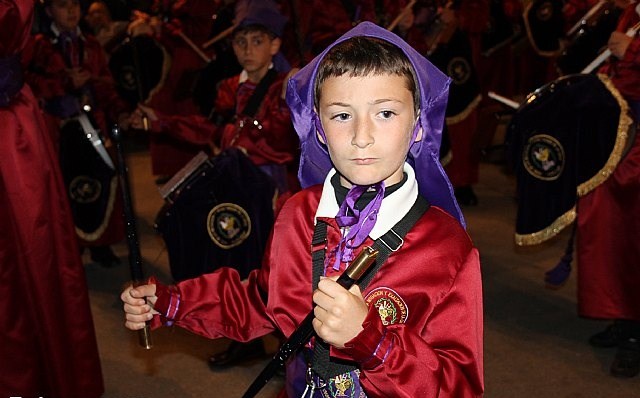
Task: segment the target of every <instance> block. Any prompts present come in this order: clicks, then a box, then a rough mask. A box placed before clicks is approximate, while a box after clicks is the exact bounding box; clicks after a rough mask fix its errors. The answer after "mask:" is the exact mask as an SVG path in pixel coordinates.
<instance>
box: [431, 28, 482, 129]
mask: <svg viewBox="0 0 640 398" xmlns="http://www.w3.org/2000/svg"><path fill="white" fill-rule="evenodd" d="M428 58H429V60H430V61H431V62H432V63H433V64H434V65H435V66H436V67H438V69H440V70H441V71H443V72H444V73H445V74H446V75H447V76H449V77H450V78H451V85H450V86H449V102H448V103H447V111H446V117H447V123H449V124H454V123H456V122H458V121H461V120H463V119H464V118H466V117H467V115H468V114H469V113H470V112H471V111H472V110H473V109H475V107H476V106H477V105H478V104H479V103H480V100H481V98H482V97H481V94H480V84H479V82H478V75H477V72H476V69H475V67H474V65H473V60H472V57H471V44H470V43H469V39H468V38H467V36H466V34H465V33H464V32H462V31H461V30H459V29H458V30H456V31H455V33H454V34H453V35H452V36H451V39H450V40H449V41H448V42H447V43H444V44H439V45H438V47H437V49H436V50H435V51H434V52H433V54H431V55H430V56H428Z"/></svg>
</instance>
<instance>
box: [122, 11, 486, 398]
mask: <svg viewBox="0 0 640 398" xmlns="http://www.w3.org/2000/svg"><path fill="white" fill-rule="evenodd" d="M448 85H449V81H448V79H447V77H446V76H445V75H444V74H442V73H441V72H440V71H438V70H437V69H436V68H435V67H434V66H433V65H432V64H431V63H429V62H428V61H427V60H426V59H425V58H423V57H422V56H420V55H419V54H418V53H417V52H416V51H415V50H413V49H412V48H411V47H410V46H409V45H407V44H406V43H405V42H404V41H402V40H401V39H400V38H399V37H398V36H396V35H394V34H393V33H391V32H388V31H386V30H384V29H382V28H380V27H378V26H376V25H374V24H372V23H368V22H365V23H362V24H360V25H358V26H356V27H355V28H353V29H352V30H350V31H349V32H347V33H346V34H345V35H344V36H342V37H341V38H339V39H338V40H337V41H336V42H335V43H333V44H332V45H331V46H329V47H328V48H327V49H326V50H325V51H323V52H322V53H321V54H320V55H318V56H317V57H316V58H315V59H314V60H313V61H312V62H311V63H309V64H308V65H307V66H305V67H304V68H303V69H301V70H300V71H299V72H298V73H297V74H296V75H295V76H294V77H293V78H292V79H291V80H290V81H289V84H288V90H287V103H288V104H289V107H290V108H291V113H292V119H293V123H294V126H295V127H296V131H297V133H298V135H299V137H300V141H301V162H300V168H299V179H300V182H301V184H302V186H303V188H304V189H303V190H302V191H301V192H299V193H297V194H296V195H294V196H293V197H292V198H291V199H289V201H287V202H286V203H285V204H284V206H283V208H282V210H281V212H280V214H279V216H278V218H277V220H276V222H275V225H274V229H273V233H272V236H271V239H270V242H269V245H268V247H267V250H266V254H265V257H264V261H263V264H262V267H261V268H260V269H258V270H255V271H254V272H252V274H251V275H250V276H249V278H248V280H247V281H245V282H241V281H240V278H239V277H238V275H237V273H236V272H235V271H234V270H231V269H229V268H223V269H220V270H218V271H216V272H215V273H213V274H208V275H204V276H202V277H199V278H196V279H191V280H187V281H183V282H180V283H178V284H177V285H175V286H164V285H162V284H160V283H158V282H157V281H156V280H155V279H154V278H151V279H150V280H149V282H148V284H146V285H142V286H138V287H136V288H132V287H128V288H126V289H125V290H124V291H123V292H122V295H121V298H122V300H123V301H124V311H125V319H126V322H125V325H126V327H128V328H129V329H132V330H137V329H140V328H142V327H143V326H144V323H145V322H146V321H151V323H152V326H153V327H160V326H162V325H176V326H179V327H183V328H186V329H188V330H191V331H193V332H195V333H198V334H201V335H203V336H206V337H210V338H219V337H228V338H231V339H234V340H239V341H248V340H251V339H254V338H256V337H259V336H262V335H265V334H267V333H270V332H273V331H275V330H278V331H280V332H282V334H283V335H285V336H290V335H291V334H292V333H293V332H294V331H295V330H296V328H297V327H298V326H299V324H300V323H301V322H302V320H303V319H304V318H305V316H306V315H307V314H309V313H310V311H313V313H314V319H313V328H314V330H315V336H314V337H313V338H312V339H311V340H310V341H309V342H307V343H306V344H305V345H304V347H303V348H302V349H300V350H299V351H297V352H296V353H295V355H294V356H293V358H292V359H290V360H289V362H288V363H287V369H286V382H285V388H284V390H283V391H282V392H281V394H280V397H290V398H293V397H339V396H350V397H360V398H361V397H455V398H461V397H480V396H482V394H483V390H484V380H483V362H482V361H483V352H482V345H483V338H482V333H483V332H482V329H483V320H482V285H481V278H480V263H479V256H478V251H477V249H476V248H475V247H474V246H473V243H472V242H471V239H470V238H469V236H468V235H467V233H466V232H465V229H464V220H463V217H462V215H461V212H460V209H459V207H458V205H457V203H456V201H455V198H454V196H453V190H452V188H451V184H450V183H449V181H448V179H447V177H446V175H445V173H444V171H443V170H442V166H441V165H440V163H439V161H438V149H439V145H440V137H441V133H442V124H443V120H444V112H445V107H446V102H447V95H448ZM367 246H371V247H373V248H375V249H378V250H379V254H378V257H377V259H376V261H375V265H374V266H373V268H372V269H371V270H370V271H369V272H368V273H365V274H364V276H363V278H361V279H360V280H359V281H358V284H357V285H354V286H353V287H351V288H350V289H349V290H347V289H345V288H343V287H342V286H341V285H340V284H338V283H337V282H336V281H335V280H336V277H337V276H339V275H340V274H342V272H343V271H344V270H345V269H346V268H347V267H348V266H349V265H350V263H351V262H352V261H353V259H354V258H355V257H356V256H357V255H358V254H359V253H360V252H361V251H362V250H364V248H365V247H367ZM144 298H146V299H147V300H148V304H145V302H144Z"/></svg>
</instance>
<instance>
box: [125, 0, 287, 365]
mask: <svg viewBox="0 0 640 398" xmlns="http://www.w3.org/2000/svg"><path fill="white" fill-rule="evenodd" d="M241 18H242V19H240V21H239V23H238V27H237V28H236V29H235V30H234V32H233V33H232V35H231V41H232V45H233V50H234V52H235V55H236V57H237V59H238V62H239V63H240V65H241V66H242V67H243V68H244V69H243V71H242V72H241V73H240V74H239V75H236V76H233V77H231V78H228V79H225V80H223V81H222V82H221V83H220V85H219V87H218V90H217V97H216V100H215V102H214V108H213V112H212V114H211V120H209V119H207V118H205V117H203V116H198V115H193V116H189V117H184V116H169V115H165V114H162V113H160V112H157V111H155V110H154V109H152V108H148V107H145V106H140V107H139V109H138V111H137V114H136V113H134V114H133V116H132V125H133V126H134V127H141V120H142V119H141V114H145V115H146V116H148V117H149V118H150V120H151V134H152V135H160V134H171V136H172V137H174V138H175V139H179V140H184V141H187V142H189V143H192V144H197V145H212V146H214V147H215V148H216V149H215V152H218V151H222V150H225V149H227V148H230V147H238V148H242V150H243V151H244V152H245V153H246V155H247V156H248V157H249V159H250V160H251V161H252V162H253V164H255V165H257V166H258V167H259V168H260V169H261V170H262V171H263V172H265V173H266V174H267V175H269V176H270V177H271V178H272V180H273V182H274V184H275V186H276V187H277V192H278V196H277V200H276V206H275V207H276V211H277V210H278V209H279V208H280V206H281V204H282V203H284V201H285V200H286V199H287V198H288V197H289V196H290V195H291V193H292V192H295V191H297V190H298V183H297V180H296V179H295V170H294V165H295V164H296V162H295V160H296V159H297V148H298V140H297V137H296V136H295V132H294V130H293V126H292V124H291V116H290V113H289V108H288V107H287V105H286V103H285V100H284V90H285V88H286V81H287V78H288V72H289V70H288V68H287V66H286V64H285V65H283V64H282V62H280V64H279V66H276V63H275V60H274V57H276V56H278V55H279V51H280V36H281V34H282V32H283V28H284V25H285V22H286V20H285V18H284V17H283V16H282V14H280V13H279V11H278V9H277V8H276V7H275V5H274V3H272V2H267V1H264V0H263V1H260V2H257V1H253V2H250V3H249V7H248V9H246V10H244V11H243V13H242V16H241ZM283 67H284V70H282V69H279V68H283ZM250 108H252V109H250ZM265 193H266V192H265ZM268 199H269V200H272V199H273V198H272V197H271V196H270V197H269V198H268ZM203 217H204V216H203ZM271 222H272V221H271ZM262 241H263V242H266V236H265V237H264V239H262ZM255 266H257V264H256V265H255ZM255 266H254V267H255ZM252 268H253V267H252ZM263 355H264V348H263V346H262V342H261V341H259V340H258V341H256V342H253V343H251V344H249V345H240V344H236V343H232V345H231V346H230V347H229V349H228V350H227V351H225V352H223V353H220V354H216V355H213V356H212V357H211V358H210V360H209V365H210V366H212V367H216V368H217V367H221V366H231V365H235V364H237V363H238V362H239V361H242V360H245V359H252V358H255V357H256V356H263Z"/></svg>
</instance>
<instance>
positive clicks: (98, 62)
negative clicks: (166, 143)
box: [26, 0, 129, 266]
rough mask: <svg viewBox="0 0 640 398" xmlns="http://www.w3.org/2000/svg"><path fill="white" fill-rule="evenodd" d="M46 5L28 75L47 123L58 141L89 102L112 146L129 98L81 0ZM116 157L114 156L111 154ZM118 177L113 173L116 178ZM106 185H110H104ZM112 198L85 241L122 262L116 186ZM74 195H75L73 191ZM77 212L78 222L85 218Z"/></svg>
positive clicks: (102, 256)
mask: <svg viewBox="0 0 640 398" xmlns="http://www.w3.org/2000/svg"><path fill="white" fill-rule="evenodd" d="M44 7H45V10H46V12H47V14H48V16H49V17H50V19H51V25H50V29H49V31H48V32H47V33H46V34H38V35H36V37H35V39H34V40H33V43H32V45H30V49H29V51H30V52H31V54H32V57H31V60H30V62H29V68H28V72H27V73H26V80H27V82H28V83H29V85H30V86H31V87H32V89H33V91H34V94H35V95H36V97H37V98H38V99H39V100H40V102H41V103H42V105H43V108H44V109H45V114H46V117H47V119H46V120H47V125H48V126H49V130H50V131H51V134H53V137H54V142H56V143H58V142H60V140H61V139H62V138H63V137H61V136H60V131H61V129H62V127H63V124H64V123H65V122H67V121H69V120H71V119H73V118H75V117H77V116H78V115H80V114H81V113H82V110H81V108H83V107H87V106H88V107H90V109H91V117H92V118H93V120H94V121H95V126H93V127H94V128H98V129H99V130H100V131H101V133H102V136H103V137H104V140H105V143H106V146H109V140H108V137H109V134H108V132H109V131H110V130H109V126H110V125H111V124H112V123H116V122H122V123H125V124H126V122H125V121H126V120H128V117H129V115H128V109H127V108H128V107H127V104H126V103H125V102H124V101H123V100H122V99H121V98H120V97H119V96H118V94H117V93H116V90H115V85H114V81H113V78H112V76H111V73H110V72H109V69H108V66H107V61H106V58H105V53H104V50H103V49H102V46H101V45H100V43H98V41H97V40H96V39H95V38H94V37H93V36H91V35H85V34H84V33H83V32H82V31H81V30H80V28H79V22H80V19H81V11H80V3H79V2H78V0H47V1H45V2H44ZM112 157H113V156H112ZM116 180H117V179H116V178H115V177H114V178H112V181H113V182H112V183H115V181H116ZM105 189H106V188H105ZM110 195H111V197H112V199H109V200H110V201H111V203H112V205H111V206H108V207H107V210H106V211H105V212H104V214H100V215H99V217H104V220H103V221H102V223H101V226H100V227H99V228H97V229H95V230H90V231H88V230H84V229H82V228H78V229H77V231H78V238H79V239H80V243H81V246H82V247H88V248H89V250H90V251H91V258H92V260H94V261H96V262H98V263H100V264H102V265H104V266H112V265H115V264H118V263H120V260H119V258H118V257H117V256H116V255H115V254H114V253H113V251H112V250H111V248H110V245H112V244H115V243H118V242H120V241H122V240H123V239H124V234H125V228H124V220H123V218H122V198H121V196H120V195H119V193H118V192H117V189H113V190H112V192H111V193H110ZM70 198H71V200H75V199H74V198H72V195H70ZM78 217H82V216H80V215H77V216H76V225H79V223H82V221H81V220H79V219H78Z"/></svg>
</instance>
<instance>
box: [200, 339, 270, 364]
mask: <svg viewBox="0 0 640 398" xmlns="http://www.w3.org/2000/svg"><path fill="white" fill-rule="evenodd" d="M266 356H267V354H266V352H265V350H264V343H263V342H262V339H256V340H253V341H250V342H248V343H239V342H236V341H232V342H231V344H230V345H229V348H227V350H226V351H223V352H221V353H218V354H214V355H212V356H211V357H210V358H209V361H208V363H209V367H210V368H211V369H221V368H226V367H230V366H235V365H239V364H241V363H244V362H248V361H251V360H254V359H262V358H265V357H266Z"/></svg>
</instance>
